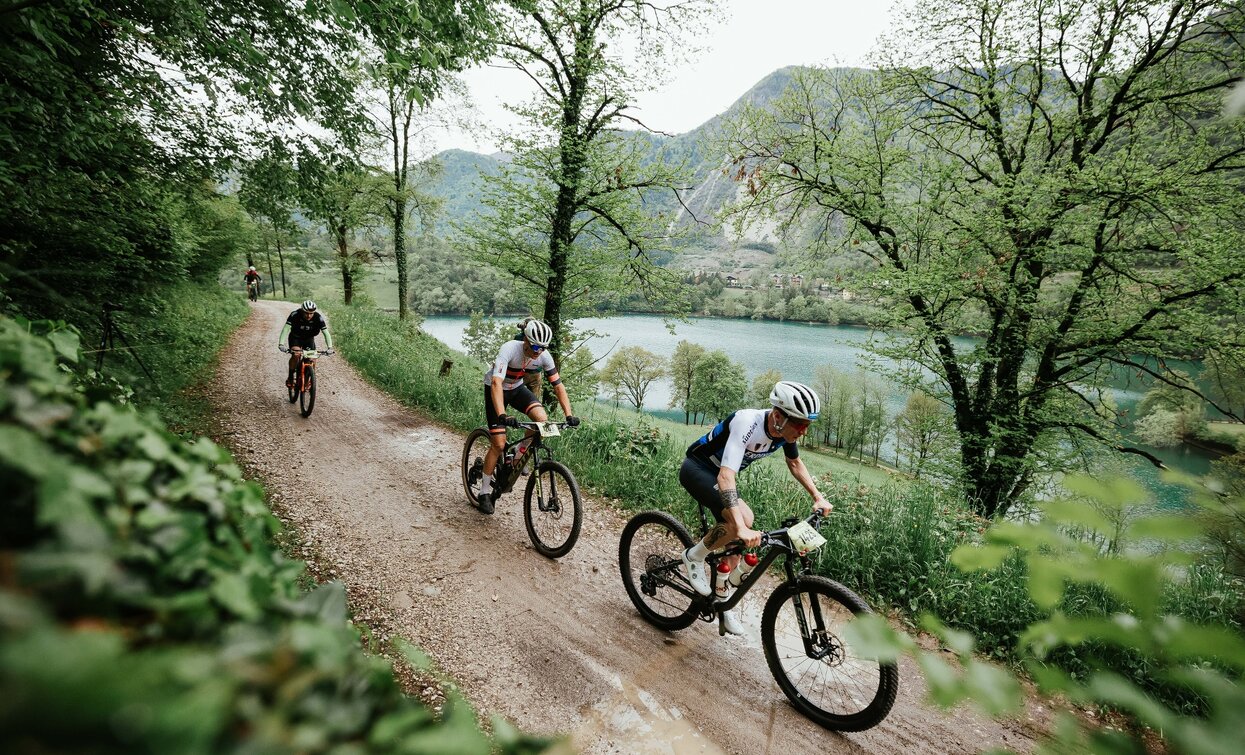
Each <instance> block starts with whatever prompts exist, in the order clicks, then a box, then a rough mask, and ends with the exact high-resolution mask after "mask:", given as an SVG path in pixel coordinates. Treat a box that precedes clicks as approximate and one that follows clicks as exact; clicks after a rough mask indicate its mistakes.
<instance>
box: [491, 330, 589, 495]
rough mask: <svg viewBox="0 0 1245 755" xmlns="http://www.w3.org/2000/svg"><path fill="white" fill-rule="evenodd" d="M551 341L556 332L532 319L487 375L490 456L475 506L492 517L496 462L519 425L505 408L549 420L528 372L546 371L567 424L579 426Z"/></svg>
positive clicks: (504, 348)
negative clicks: (530, 384)
mask: <svg viewBox="0 0 1245 755" xmlns="http://www.w3.org/2000/svg"><path fill="white" fill-rule="evenodd" d="M552 338H553V329H552V328H550V327H549V326H548V325H547V324H545V323H543V322H541V321H540V320H529V321H528V322H527V324H526V325H524V326H523V340H521V341H506V342H505V343H504V344H502V346H501V348H500V349H499V350H498V352H497V357H496V358H495V359H494V360H493V364H492V365H490V366H489V369H488V372H486V373H484V414H485V416H486V417H487V418H488V431H489V439H490V441H491V442H490V444H489V449H488V453H486V454H485V455H484V477H483V478H481V480H480V493H479V494H478V495H477V497H476V505H477V506H478V507H479V509H480V511H481V512H483V513H485V514H492V513H493V507H494V505H495V504H496V502H497V493H496V491H494V490H493V472H494V471H496V469H497V461H498V459H500V458H501V454H502V451H503V450H504V449H505V447H506V428H507V427H517V426H518V420H516V419H514V418H513V417H510V416H508V415H507V414H506V407H507V406H512V407H514V408H515V409H518V410H519V411H521V412H523V413H524V414H526V415H527V416H529V417H531V418H532V419H533V420H535V421H537V422H544V421H545V420H547V419H549V415H548V413H546V412H545V407H544V406H543V405H541V403H540V399H538V398H536V394H535V393H533V392H532V389H531V388H529V387H528V386H527V384H526V383H525V382H524V379H525V378H526V377H527V374H528V373H535V374H536V375H537V376H539V375H540V373H541V372H544V374H545V376H546V377H547V378H549V384H550V385H551V386H553V392H554V394H555V395H557V397H558V403H559V404H561V405H562V413H563V414H564V415H565V416H566V424H568V425H570V426H571V427H574V426H576V425H578V424H579V418H578V417H575V416H574V415H572V414H571V399H570V397H569V396H568V395H567V394H566V386H564V385H562V378H561V377H560V376H559V375H558V368H557V365H555V364H554V363H553V355H551V354H550V353H549V351H548V347H549V341H550V340H551V339H552ZM536 379H537V380H539V379H540V378H539V377H537V378H536ZM526 450H527V447H526V445H520V446H519V452H520V453H522V452H523V451H526Z"/></svg>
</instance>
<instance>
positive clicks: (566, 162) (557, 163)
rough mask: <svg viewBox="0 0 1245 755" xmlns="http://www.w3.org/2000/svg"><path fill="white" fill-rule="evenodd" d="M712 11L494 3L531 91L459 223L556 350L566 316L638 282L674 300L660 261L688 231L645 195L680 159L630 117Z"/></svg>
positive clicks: (678, 181)
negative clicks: (514, 288)
mask: <svg viewBox="0 0 1245 755" xmlns="http://www.w3.org/2000/svg"><path fill="white" fill-rule="evenodd" d="M708 10H709V7H708V3H707V2H704V0H694V1H693V2H684V3H677V4H673V5H667V6H658V5H649V4H641V5H627V4H614V3H606V4H593V3H575V2H569V1H568V0H532V1H530V2H527V1H525V2H514V3H508V4H505V5H503V6H501V7H499V8H498V19H497V28H498V35H497V45H498V48H499V53H500V54H501V56H502V57H503V58H504V59H505V60H506V61H507V62H508V63H509V64H510V65H511V66H513V67H514V68H516V69H518V70H520V71H522V72H524V73H525V74H526V75H527V77H528V78H529V79H531V80H532V81H533V82H534V83H535V84H536V86H537V94H536V95H535V96H534V98H533V99H532V100H531V101H530V102H529V103H526V104H524V105H520V106H516V107H514V108H512V109H513V111H514V112H515V113H516V114H517V115H518V116H520V117H521V118H522V121H523V126H522V133H512V134H509V135H507V137H506V142H505V143H504V145H503V147H504V149H505V150H506V152H508V153H510V155H511V156H512V160H511V161H510V162H509V163H507V164H505V165H504V166H501V168H500V171H499V173H498V174H497V175H496V176H486V177H485V179H484V181H485V185H486V189H485V192H484V198H483V204H484V205H485V206H486V207H487V208H488V209H487V211H486V212H485V213H483V216H482V217H480V218H479V219H476V220H474V221H473V222H470V223H463V224H461V225H459V227H458V232H459V233H460V234H461V235H462V237H463V239H464V242H465V245H466V246H467V247H468V248H470V249H471V250H472V254H473V256H474V257H475V258H476V259H478V260H480V261H481V262H484V263H486V264H490V265H494V266H496V267H498V268H499V269H501V270H503V271H505V272H506V273H508V274H509V275H511V276H513V278H514V280H515V282H516V284H517V285H518V286H520V287H521V290H522V291H523V294H524V296H525V298H527V300H528V303H529V305H530V308H531V309H532V311H534V312H537V313H539V315H540V317H541V318H542V319H543V320H544V321H545V322H547V323H548V324H549V325H550V327H552V328H553V333H554V338H555V346H554V347H553V351H554V356H555V357H558V356H560V353H559V352H558V348H559V346H558V345H556V344H560V343H561V342H562V340H563V334H562V328H563V321H564V320H569V319H573V318H574V317H576V316H577V315H580V314H585V313H587V312H589V311H591V309H590V308H592V307H594V306H600V305H610V304H611V303H616V302H617V301H618V300H619V299H621V298H624V297H626V296H628V295H631V294H638V295H640V296H642V297H643V298H644V299H645V300H647V301H649V302H651V303H657V304H659V305H660V306H670V305H671V304H675V305H676V307H675V308H677V296H678V293H679V286H678V281H677V279H676V278H675V277H674V276H673V275H672V274H670V273H669V272H668V271H666V270H664V269H662V268H661V267H659V264H660V262H661V261H663V258H665V257H666V256H668V254H669V253H670V251H671V250H672V248H673V246H674V239H675V238H677V237H679V236H681V235H683V234H684V232H685V231H684V228H683V227H682V226H680V225H678V224H677V223H675V222H673V221H674V220H675V218H673V217H670V216H668V215H667V214H666V213H664V212H660V211H659V212H653V211H652V210H651V208H650V204H649V203H650V201H651V200H650V198H654V197H658V196H668V195H670V194H671V193H672V192H675V191H677V187H679V186H681V185H682V184H683V180H682V179H683V176H682V175H681V170H680V167H679V166H680V162H679V161H678V160H677V159H672V160H666V159H661V158H659V159H648V158H649V157H650V155H651V145H652V143H653V141H654V138H653V137H652V136H651V135H650V134H648V133H646V132H637V131H633V130H629V129H627V128H626V127H627V126H630V125H632V124H633V122H634V121H635V119H634V116H632V115H631V114H630V112H629V111H630V110H631V109H632V107H633V104H634V101H635V96H636V94H637V93H638V92H639V91H642V90H644V89H648V88H651V87H653V86H654V85H655V84H656V83H657V82H659V81H660V80H661V78H662V77H663V74H664V71H663V70H662V67H663V66H664V65H665V64H666V62H667V60H668V59H671V58H673V57H674V56H676V55H679V54H681V53H682V52H683V51H684V44H683V37H684V36H685V35H687V34H688V33H689V31H690V29H691V26H692V25H694V24H696V23H698V21H699V20H700V18H702V17H703V15H704V14H705V13H707V12H708ZM636 38H643V39H644V40H645V41H644V44H643V45H641V46H639V47H636V46H635V45H633V44H631V41H632V40H633V39H636ZM664 157H665V155H663V156H662V158H664Z"/></svg>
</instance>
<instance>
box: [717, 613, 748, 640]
mask: <svg viewBox="0 0 1245 755" xmlns="http://www.w3.org/2000/svg"><path fill="white" fill-rule="evenodd" d="M722 628H723V629H725V630H726V633H727V634H735V635H742V634H744V625H743V624H742V623H741V622H740V621H739V617H738V616H736V615H735V612H734V611H733V610H731V611H723V612H722Z"/></svg>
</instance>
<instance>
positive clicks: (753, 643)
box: [571, 600, 773, 755]
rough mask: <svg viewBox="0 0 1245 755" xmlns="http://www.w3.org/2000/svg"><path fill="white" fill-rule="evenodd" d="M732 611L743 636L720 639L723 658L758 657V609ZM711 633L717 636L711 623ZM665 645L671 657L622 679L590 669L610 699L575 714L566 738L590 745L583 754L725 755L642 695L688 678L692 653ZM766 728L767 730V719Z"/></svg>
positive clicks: (745, 606)
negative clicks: (575, 724) (605, 684)
mask: <svg viewBox="0 0 1245 755" xmlns="http://www.w3.org/2000/svg"><path fill="white" fill-rule="evenodd" d="M737 610H739V612H740V614H741V618H742V619H743V622H744V626H745V627H747V629H748V634H747V635H745V636H743V637H731V636H727V637H725V638H723V639H722V642H723V643H726V644H725V645H724V646H723V651H724V654H726V655H734V654H737V653H739V652H741V651H754V652H758V653H759V652H760V651H761V637H760V631H759V629H758V627H759V626H760V619H761V606H760V605H759V604H758V602H757V601H749V600H745V601H742V602H741V604H740V606H739V607H738V608H737ZM713 631H715V632H716V631H717V623H716V622H715V623H714V624H713ZM664 644H665V645H666V646H668V647H670V648H671V650H670V654H663V656H662V657H661V661H660V662H654V663H652V664H650V665H648V666H647V667H645V668H642V669H639V670H637V671H636V672H635V673H633V674H632V675H630V676H627V677H624V676H622V675H620V674H618V673H617V672H616V670H614V669H606V668H604V667H603V666H599V665H597V664H593V665H594V666H595V671H596V672H597V673H598V674H600V676H601V677H602V678H605V679H608V680H609V683H610V686H611V687H613V689H614V693H613V694H612V695H608V696H606V697H603V698H601V699H599V700H597V701H596V702H594V703H590V704H586V705H584V706H582V707H581V708H580V715H581V716H582V718H583V723H582V724H581V725H580V727H579V728H578V729H577V730H575V731H574V732H572V733H571V736H572V738H573V740H574V741H576V742H583V743H593V744H592V745H590V746H589V747H588V748H587V749H586V750H585V751H586V752H590V753H637V754H638V755H691V754H692V753H705V754H708V755H714V754H716V753H726V752H728V751H727V750H724V749H722V747H720V746H719V745H718V744H716V743H714V742H712V741H710V740H709V739H707V738H706V736H705V735H704V734H702V733H701V730H700V729H699V728H698V727H697V726H696V725H695V724H693V723H692V722H690V721H688V720H687V718H686V717H685V715H684V712H683V710H682V709H680V708H679V707H678V706H671V705H663V704H662V703H661V702H660V701H659V700H658V698H657V696H655V695H654V694H652V693H650V692H649V691H648V690H647V689H646V687H653V688H654V689H656V688H660V687H662V686H663V685H665V684H668V679H669V677H670V676H671V675H672V674H675V675H677V674H680V673H683V674H686V673H691V670H690V669H689V668H688V667H687V666H686V661H687V660H688V658H687V656H688V655H689V653H690V652H691V650H690V649H689V648H688V647H687V646H685V645H683V644H682V643H680V642H679V641H678V640H677V639H676V638H673V637H667V638H665V640H664ZM680 669H681V670H680ZM720 699H723V698H720ZM727 699H728V698H727ZM703 702H704V705H705V706H708V707H713V706H714V705H715V703H714V700H713V698H709V699H706V700H704V701H703ZM770 723H771V726H772V724H773V721H772V719H771V722H770ZM605 743H608V744H605Z"/></svg>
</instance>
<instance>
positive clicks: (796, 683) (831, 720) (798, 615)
mask: <svg viewBox="0 0 1245 755" xmlns="http://www.w3.org/2000/svg"><path fill="white" fill-rule="evenodd" d="M866 613H872V611H870V610H869V606H867V605H866V604H865V602H864V601H863V600H861V599H860V598H859V597H858V596H857V595H856V594H855V593H854V592H852V591H851V590H849V589H847V588H846V587H844V586H843V585H840V584H839V583H838V582H834V581H833V580H829V579H826V578H824V577H815V576H805V577H800V579H799V581H798V582H797V583H795V584H792V583H790V582H788V583H785V584H783V585H780V586H779V587H778V589H776V590H774V593H773V594H772V595H770V597H769V600H767V601H766V602H765V612H764V613H763V614H762V616H761V644H762V645H764V647H765V661H766V663H768V664H769V669H770V672H771V673H773V675H774V679H776V680H777V681H778V686H779V687H781V688H782V691H783V693H785V694H786V695H787V697H788V699H790V700H791V703H792V705H794V706H795V707H796V709H797V710H799V711H800V712H801V713H803V714H804V715H805V716H807V717H808V718H810V719H812V720H813V721H815V722H816V723H818V724H820V725H822V726H824V727H826V728H827V729H832V730H834V731H862V730H864V729H868V728H871V727H873V726H876V725H877V724H878V723H879V722H881V720H882V719H884V718H886V714H887V713H889V712H890V709H891V706H892V705H894V704H895V693H896V692H897V691H898V689H899V670H898V669H897V668H896V666H895V664H893V663H882V662H880V661H877V660H873V659H869V658H862V657H860V656H858V655H854V654H853V653H852V649H851V648H850V647H849V646H847V645H846V644H845V643H844V641H843V637H842V630H843V626H844V625H845V624H847V622H849V621H851V620H852V617H854V616H857V615H860V614H866Z"/></svg>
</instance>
